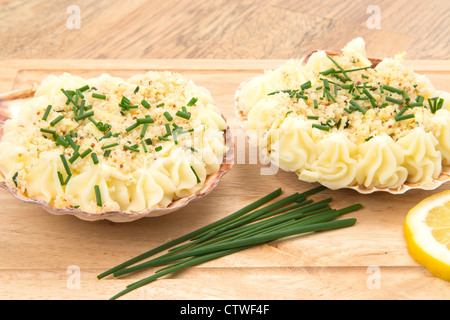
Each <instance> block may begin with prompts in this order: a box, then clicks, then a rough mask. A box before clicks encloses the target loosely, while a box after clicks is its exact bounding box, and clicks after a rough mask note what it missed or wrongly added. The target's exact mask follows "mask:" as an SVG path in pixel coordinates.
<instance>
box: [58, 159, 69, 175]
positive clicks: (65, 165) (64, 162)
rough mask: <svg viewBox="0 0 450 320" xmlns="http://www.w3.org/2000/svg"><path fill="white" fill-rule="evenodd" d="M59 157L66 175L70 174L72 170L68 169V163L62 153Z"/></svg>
mask: <svg viewBox="0 0 450 320" xmlns="http://www.w3.org/2000/svg"><path fill="white" fill-rule="evenodd" d="M59 157H60V158H61V161H62V163H63V166H64V169H65V170H66V173H67V174H68V175H72V172H71V171H70V167H69V164H68V163H67V160H66V156H65V155H64V154H61V155H60V156H59Z"/></svg>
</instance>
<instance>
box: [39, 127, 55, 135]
mask: <svg viewBox="0 0 450 320" xmlns="http://www.w3.org/2000/svg"><path fill="white" fill-rule="evenodd" d="M40 130H41V132H45V133H50V134H55V133H56V131H55V130H50V129H44V128H41V129H40Z"/></svg>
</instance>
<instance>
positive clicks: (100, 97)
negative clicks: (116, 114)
mask: <svg viewBox="0 0 450 320" xmlns="http://www.w3.org/2000/svg"><path fill="white" fill-rule="evenodd" d="M92 98H96V99H101V100H105V99H106V96H105V95H104V94H100V93H96V92H94V93H93V94H92Z"/></svg>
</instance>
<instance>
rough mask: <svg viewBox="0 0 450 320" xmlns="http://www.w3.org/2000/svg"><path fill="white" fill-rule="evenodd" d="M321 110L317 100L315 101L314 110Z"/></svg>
mask: <svg viewBox="0 0 450 320" xmlns="http://www.w3.org/2000/svg"><path fill="white" fill-rule="evenodd" d="M317 108H319V105H318V104H317V100H314V109H317Z"/></svg>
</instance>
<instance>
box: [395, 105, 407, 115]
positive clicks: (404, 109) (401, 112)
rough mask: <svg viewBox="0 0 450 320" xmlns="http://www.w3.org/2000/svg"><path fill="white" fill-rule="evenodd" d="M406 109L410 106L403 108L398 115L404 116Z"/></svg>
mask: <svg viewBox="0 0 450 320" xmlns="http://www.w3.org/2000/svg"><path fill="white" fill-rule="evenodd" d="M406 109H408V107H403V108H402V109H401V110H400V111H399V112H398V113H397V115H396V117H400V116H402V115H403V114H404V113H405V112H406Z"/></svg>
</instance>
